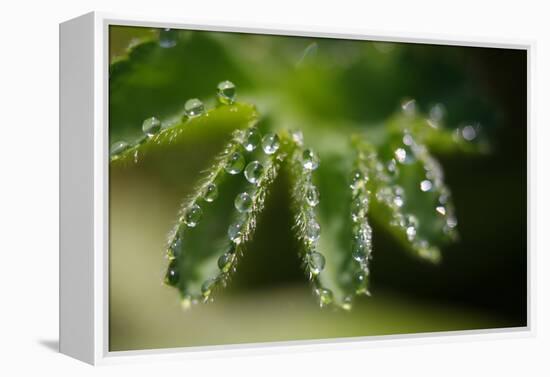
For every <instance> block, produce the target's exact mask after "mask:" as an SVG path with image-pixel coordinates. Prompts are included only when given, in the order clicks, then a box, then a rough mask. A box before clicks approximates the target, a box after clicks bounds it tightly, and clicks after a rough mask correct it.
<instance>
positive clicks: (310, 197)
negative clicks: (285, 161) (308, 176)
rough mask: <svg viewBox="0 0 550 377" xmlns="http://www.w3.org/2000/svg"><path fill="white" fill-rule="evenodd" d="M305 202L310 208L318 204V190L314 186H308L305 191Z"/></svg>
mask: <svg viewBox="0 0 550 377" xmlns="http://www.w3.org/2000/svg"><path fill="white" fill-rule="evenodd" d="M306 202H307V204H308V205H309V206H310V207H315V206H316V205H317V204H319V190H317V187H315V186H314V185H309V186H308V187H307V189H306Z"/></svg>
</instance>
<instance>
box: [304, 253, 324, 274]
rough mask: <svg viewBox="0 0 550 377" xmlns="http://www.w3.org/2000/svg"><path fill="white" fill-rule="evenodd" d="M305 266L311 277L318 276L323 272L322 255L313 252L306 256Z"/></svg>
mask: <svg viewBox="0 0 550 377" xmlns="http://www.w3.org/2000/svg"><path fill="white" fill-rule="evenodd" d="M307 264H308V266H309V270H310V271H311V273H312V274H313V275H319V273H320V272H321V271H323V268H325V257H324V256H323V254H321V253H318V252H316V251H314V252H313V253H310V254H309V255H308V257H307Z"/></svg>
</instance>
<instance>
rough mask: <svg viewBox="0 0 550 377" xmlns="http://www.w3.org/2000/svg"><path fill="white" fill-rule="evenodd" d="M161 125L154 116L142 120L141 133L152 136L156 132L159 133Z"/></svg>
mask: <svg viewBox="0 0 550 377" xmlns="http://www.w3.org/2000/svg"><path fill="white" fill-rule="evenodd" d="M161 127H162V123H161V122H160V120H158V119H157V118H155V117H151V118H147V119H145V120H144V121H143V124H142V126H141V129H142V130H143V133H144V134H145V135H147V136H148V137H153V136H155V135H156V134H157V133H159V131H160V129H161Z"/></svg>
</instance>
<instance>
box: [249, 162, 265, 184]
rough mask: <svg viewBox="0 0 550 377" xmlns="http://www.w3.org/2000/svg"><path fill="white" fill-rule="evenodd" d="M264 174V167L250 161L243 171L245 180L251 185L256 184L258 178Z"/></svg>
mask: <svg viewBox="0 0 550 377" xmlns="http://www.w3.org/2000/svg"><path fill="white" fill-rule="evenodd" d="M263 172H264V167H263V165H262V164H260V163H259V162H258V161H252V162H250V163H249V164H248V165H246V168H245V169H244V176H245V178H246V180H247V181H248V182H250V183H252V184H256V183H258V181H259V180H260V177H261V176H262V174H263Z"/></svg>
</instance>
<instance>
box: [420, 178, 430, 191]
mask: <svg viewBox="0 0 550 377" xmlns="http://www.w3.org/2000/svg"><path fill="white" fill-rule="evenodd" d="M432 187H433V185H432V182H431V181H429V180H427V179H425V180H423V181H422V182H420V190H422V191H423V192H426V191H431V190H432Z"/></svg>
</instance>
